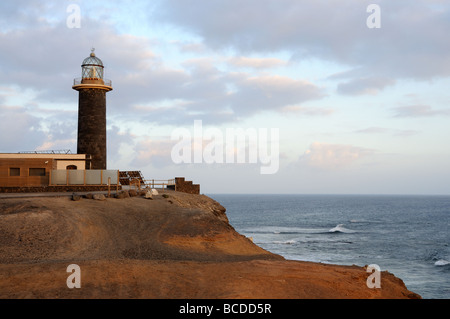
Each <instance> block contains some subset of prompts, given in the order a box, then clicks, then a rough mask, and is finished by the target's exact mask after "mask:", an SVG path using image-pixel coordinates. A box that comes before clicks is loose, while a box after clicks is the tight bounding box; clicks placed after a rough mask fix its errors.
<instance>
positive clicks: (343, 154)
mask: <svg viewBox="0 0 450 319" xmlns="http://www.w3.org/2000/svg"><path fill="white" fill-rule="evenodd" d="M372 154H374V150H371V149H367V148H363V147H358V146H353V145H343V144H327V143H320V142H314V143H312V144H311V146H310V147H309V149H308V150H306V151H305V153H304V154H303V155H302V156H301V157H300V159H299V162H300V163H301V164H306V165H308V166H310V167H313V168H318V169H323V170H338V169H342V168H345V167H348V166H351V165H353V164H355V162H357V161H359V160H361V159H362V158H363V157H366V156H369V155H372Z"/></svg>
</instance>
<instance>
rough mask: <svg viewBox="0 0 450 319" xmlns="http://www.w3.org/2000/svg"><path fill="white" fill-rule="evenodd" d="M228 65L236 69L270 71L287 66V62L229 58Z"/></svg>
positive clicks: (268, 59)
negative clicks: (270, 69)
mask: <svg viewBox="0 0 450 319" xmlns="http://www.w3.org/2000/svg"><path fill="white" fill-rule="evenodd" d="M228 63H229V64H231V65H232V66H235V67H242V68H255V69H268V68H274V67H277V66H285V65H287V62H286V61H283V60H281V59H278V58H249V57H245V56H240V57H232V58H229V59H228Z"/></svg>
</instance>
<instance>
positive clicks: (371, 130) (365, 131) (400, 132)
mask: <svg viewBox="0 0 450 319" xmlns="http://www.w3.org/2000/svg"><path fill="white" fill-rule="evenodd" d="M354 133H357V134H391V135H393V136H399V137H409V136H413V135H416V134H419V133H420V132H419V131H416V130H399V129H389V128H385V127H368V128H365V129H361V130H356V131H354Z"/></svg>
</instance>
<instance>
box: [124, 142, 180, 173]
mask: <svg viewBox="0 0 450 319" xmlns="http://www.w3.org/2000/svg"><path fill="white" fill-rule="evenodd" d="M174 144H175V142H174V141H171V140H154V139H150V138H146V139H144V140H141V141H139V142H138V143H137V144H136V147H135V157H134V159H133V160H132V161H131V164H132V165H133V166H135V167H148V166H149V165H152V166H153V167H156V168H162V167H166V166H168V165H172V164H173V161H172V158H171V151H172V147H173V146H174Z"/></svg>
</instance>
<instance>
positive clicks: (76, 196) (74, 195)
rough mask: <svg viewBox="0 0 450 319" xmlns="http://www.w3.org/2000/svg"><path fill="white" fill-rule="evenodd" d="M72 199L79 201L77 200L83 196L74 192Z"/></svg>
mask: <svg viewBox="0 0 450 319" xmlns="http://www.w3.org/2000/svg"><path fill="white" fill-rule="evenodd" d="M72 200H73V201H76V202H77V201H79V200H81V196H80V195H77V194H72Z"/></svg>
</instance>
